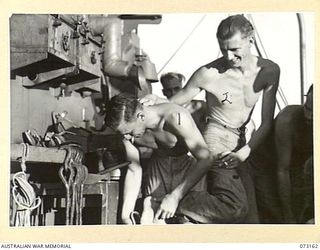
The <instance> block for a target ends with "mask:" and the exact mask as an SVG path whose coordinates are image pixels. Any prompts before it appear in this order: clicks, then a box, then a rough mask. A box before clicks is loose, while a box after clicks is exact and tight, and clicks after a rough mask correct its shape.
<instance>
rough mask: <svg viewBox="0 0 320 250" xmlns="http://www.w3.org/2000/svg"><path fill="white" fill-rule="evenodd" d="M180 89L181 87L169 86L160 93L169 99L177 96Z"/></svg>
mask: <svg viewBox="0 0 320 250" xmlns="http://www.w3.org/2000/svg"><path fill="white" fill-rule="evenodd" d="M181 88H182V87H181V86H169V87H167V88H165V89H163V90H162V92H163V94H164V95H165V96H166V97H167V98H170V97H172V96H174V95H175V94H177V93H178V92H179V91H180V90H181Z"/></svg>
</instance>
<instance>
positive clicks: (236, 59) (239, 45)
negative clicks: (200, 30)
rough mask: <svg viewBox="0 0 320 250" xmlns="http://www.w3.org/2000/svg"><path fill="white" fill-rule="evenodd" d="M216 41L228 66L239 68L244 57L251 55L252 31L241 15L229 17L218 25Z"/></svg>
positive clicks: (243, 61)
mask: <svg viewBox="0 0 320 250" xmlns="http://www.w3.org/2000/svg"><path fill="white" fill-rule="evenodd" d="M217 39H218V42H219V46H220V50H221V53H222V55H223V56H224V58H226V59H227V61H228V63H229V64H230V66H231V67H241V66H242V65H243V63H245V60H246V57H247V56H248V55H251V52H250V48H251V45H252V44H253V43H254V29H253V26H252V24H251V23H250V22H249V21H248V20H247V19H246V18H245V17H244V16H243V15H234V16H229V17H228V18H226V19H224V20H222V21H221V23H220V24H219V26H218V30H217Z"/></svg>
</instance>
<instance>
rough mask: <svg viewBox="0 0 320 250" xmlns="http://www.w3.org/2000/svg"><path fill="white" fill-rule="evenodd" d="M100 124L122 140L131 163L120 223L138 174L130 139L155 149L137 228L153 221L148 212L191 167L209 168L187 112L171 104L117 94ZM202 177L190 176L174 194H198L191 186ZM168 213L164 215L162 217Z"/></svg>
mask: <svg viewBox="0 0 320 250" xmlns="http://www.w3.org/2000/svg"><path fill="white" fill-rule="evenodd" d="M106 124H107V125H108V126H109V127H111V128H113V129H114V130H116V131H118V132H120V133H121V134H123V135H124V136H125V138H126V139H125V140H124V141H123V142H124V145H125V150H126V153H127V156H128V158H129V159H130V161H131V164H130V166H129V169H128V173H127V175H126V178H125V184H124V202H123V208H122V220H123V222H124V223H125V224H131V221H130V218H129V215H130V212H132V211H133V209H134V204H135V201H136V198H137V196H138V193H139V189H140V186H141V175H142V171H141V166H140V159H139V154H138V152H137V149H136V148H135V146H134V145H133V143H132V141H131V139H134V141H135V142H136V143H137V144H138V145H141V146H147V147H149V148H153V149H155V152H154V155H153V156H152V158H151V163H150V164H149V165H150V166H149V168H148V169H147V171H148V174H149V178H147V179H148V180H147V183H146V184H147V185H146V189H147V190H146V192H147V195H148V197H147V198H146V199H145V201H144V211H143V214H142V217H141V224H151V223H153V222H155V223H157V218H156V220H153V217H154V214H153V210H152V208H153V207H154V206H158V205H159V204H160V203H159V202H161V200H162V198H163V197H164V195H165V194H167V193H169V192H170V193H171V192H174V190H175V189H176V188H177V187H178V185H179V184H181V183H183V180H184V179H185V178H187V177H186V176H187V175H188V171H190V169H191V168H192V169H193V168H197V169H198V171H199V173H202V172H203V173H204V172H206V169H207V168H208V167H209V166H212V162H213V160H214V158H213V157H211V155H210V152H209V150H208V148H207V145H206V144H205V142H204V140H203V137H202V136H201V133H200V131H199V130H198V129H197V127H196V124H195V123H194V121H193V119H192V117H191V115H190V113H189V112H188V111H187V110H186V109H184V108H182V107H181V106H178V105H176V104H173V103H166V104H160V105H154V106H149V107H144V106H142V105H141V104H140V102H139V101H138V100H137V99H136V98H134V97H131V96H128V95H125V94H121V95H118V96H115V97H113V98H112V99H111V101H110V103H109V105H108V109H107V116H106ZM188 151H190V152H191V153H192V154H193V156H194V157H195V158H196V159H197V163H196V164H195V160H194V159H193V158H192V157H190V156H188V155H187V152H188ZM203 176H204V174H200V175H199V176H192V177H193V179H192V181H189V182H188V183H185V184H184V185H183V186H181V185H180V186H179V192H181V193H182V194H185V193H186V192H187V191H188V190H190V189H192V190H198V191H200V190H204V188H202V184H201V182H200V183H199V185H194V184H195V183H197V182H198V181H199V180H200V179H201V177H203ZM189 183H192V185H190V184H189ZM151 196H152V199H153V200H151ZM152 206H153V207H152ZM154 209H156V208H154ZM173 215H174V214H170V215H168V216H167V218H169V217H172V216H173Z"/></svg>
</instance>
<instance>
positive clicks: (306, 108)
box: [303, 84, 313, 123]
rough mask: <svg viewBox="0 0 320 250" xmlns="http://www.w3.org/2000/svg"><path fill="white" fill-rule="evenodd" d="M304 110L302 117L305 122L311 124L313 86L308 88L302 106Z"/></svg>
mask: <svg viewBox="0 0 320 250" xmlns="http://www.w3.org/2000/svg"><path fill="white" fill-rule="evenodd" d="M303 110H304V117H305V118H306V120H307V121H308V122H310V123H312V120H313V84H312V85H311V86H310V88H309V90H308V93H307V98H306V101H305V103H304V105H303Z"/></svg>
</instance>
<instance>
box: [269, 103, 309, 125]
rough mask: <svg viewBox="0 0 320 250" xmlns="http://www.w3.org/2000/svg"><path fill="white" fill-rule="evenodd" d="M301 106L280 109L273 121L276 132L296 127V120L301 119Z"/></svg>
mask: <svg viewBox="0 0 320 250" xmlns="http://www.w3.org/2000/svg"><path fill="white" fill-rule="evenodd" d="M302 112H303V106H302V105H288V106H286V107H285V108H284V109H282V110H281V111H280V112H279V114H278V115H277V117H276V119H275V127H276V129H278V130H288V128H289V127H294V125H296V120H297V119H298V118H299V117H301V114H302Z"/></svg>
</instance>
